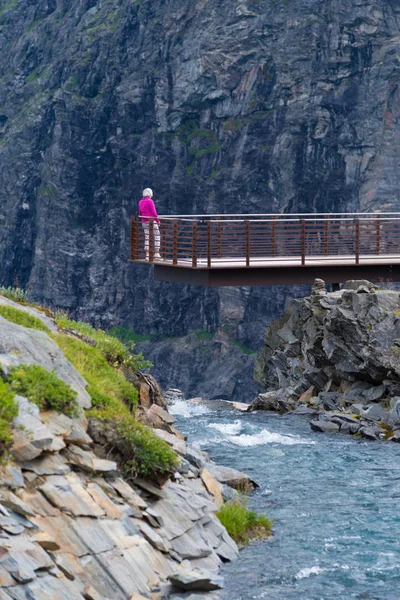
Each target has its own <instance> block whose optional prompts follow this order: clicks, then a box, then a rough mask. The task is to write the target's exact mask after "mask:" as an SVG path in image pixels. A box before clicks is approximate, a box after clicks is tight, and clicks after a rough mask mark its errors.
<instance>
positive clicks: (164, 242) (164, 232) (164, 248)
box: [160, 221, 167, 258]
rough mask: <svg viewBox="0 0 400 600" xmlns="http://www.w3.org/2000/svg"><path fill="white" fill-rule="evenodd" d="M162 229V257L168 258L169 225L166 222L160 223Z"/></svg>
mask: <svg viewBox="0 0 400 600" xmlns="http://www.w3.org/2000/svg"><path fill="white" fill-rule="evenodd" d="M160 229H161V252H160V254H161V257H162V258H166V257H167V254H166V252H167V223H166V221H160Z"/></svg>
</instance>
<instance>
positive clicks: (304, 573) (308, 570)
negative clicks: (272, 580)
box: [295, 566, 324, 579]
mask: <svg viewBox="0 0 400 600" xmlns="http://www.w3.org/2000/svg"><path fill="white" fill-rule="evenodd" d="M323 571H324V569H321V567H317V566H315V567H305V568H304V569H300V571H299V572H298V573H297V575H296V576H295V577H296V579H305V578H306V577H311V575H319V574H320V573H322V572H323Z"/></svg>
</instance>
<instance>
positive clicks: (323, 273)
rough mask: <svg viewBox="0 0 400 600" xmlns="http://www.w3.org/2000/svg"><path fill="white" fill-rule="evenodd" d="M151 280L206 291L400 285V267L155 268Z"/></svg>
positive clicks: (156, 266) (164, 266)
mask: <svg viewBox="0 0 400 600" xmlns="http://www.w3.org/2000/svg"><path fill="white" fill-rule="evenodd" d="M154 279H155V280H156V281H169V282H171V283H181V284H184V285H200V286H206V287H219V286H261V285H296V284H312V283H313V282H314V281H315V279H323V280H324V281H326V282H327V283H343V282H345V281H348V280H350V279H367V280H369V281H372V282H379V281H400V264H397V263H392V264H390V263H388V264H380V265H376V264H375V265H368V264H361V265H356V264H349V265H341V266H338V265H335V266H329V265H323V264H321V265H318V266H307V265H305V266H290V267H284V266H276V267H262V266H260V267H255V268H250V269H249V268H246V267H242V268H240V267H238V268H224V267H218V268H212V267H211V268H201V269H199V268H197V269H196V268H190V267H187V268H182V267H176V266H172V265H171V266H169V265H160V264H155V265H154Z"/></svg>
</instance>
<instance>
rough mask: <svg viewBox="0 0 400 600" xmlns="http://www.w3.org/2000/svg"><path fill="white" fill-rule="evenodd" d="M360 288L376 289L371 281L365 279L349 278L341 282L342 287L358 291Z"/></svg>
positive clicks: (369, 290) (371, 290) (372, 290)
mask: <svg viewBox="0 0 400 600" xmlns="http://www.w3.org/2000/svg"><path fill="white" fill-rule="evenodd" d="M360 288H361V289H362V290H363V291H364V290H366V291H367V292H374V291H375V290H377V289H378V288H377V287H376V286H375V285H374V284H373V283H371V282H370V281H368V280H367V279H350V280H349V281H346V282H345V283H344V284H343V288H342V289H343V290H355V291H358V290H359V289H360Z"/></svg>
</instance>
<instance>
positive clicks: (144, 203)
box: [139, 198, 160, 223]
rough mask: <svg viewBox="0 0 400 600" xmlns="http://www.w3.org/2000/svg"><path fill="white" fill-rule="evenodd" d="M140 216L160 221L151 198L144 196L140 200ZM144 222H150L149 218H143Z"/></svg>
mask: <svg viewBox="0 0 400 600" xmlns="http://www.w3.org/2000/svg"><path fill="white" fill-rule="evenodd" d="M139 217H150V218H153V219H155V220H156V221H157V223H160V221H159V219H158V214H157V211H156V207H155V206H154V202H153V200H152V199H151V198H142V199H141V201H140V202H139ZM141 221H142V223H148V222H149V219H148V218H147V219H141Z"/></svg>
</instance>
